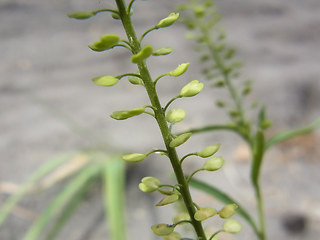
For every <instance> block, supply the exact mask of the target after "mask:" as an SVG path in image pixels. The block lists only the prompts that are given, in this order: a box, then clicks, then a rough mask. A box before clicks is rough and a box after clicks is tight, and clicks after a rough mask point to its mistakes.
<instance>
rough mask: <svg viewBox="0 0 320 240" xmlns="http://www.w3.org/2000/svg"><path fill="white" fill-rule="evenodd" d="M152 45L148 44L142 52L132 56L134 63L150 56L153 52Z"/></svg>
mask: <svg viewBox="0 0 320 240" xmlns="http://www.w3.org/2000/svg"><path fill="white" fill-rule="evenodd" d="M152 51H153V49H152V46H151V45H146V46H144V47H143V48H142V49H141V50H140V52H138V53H137V54H135V55H133V56H132V57H131V62H132V63H139V62H141V61H143V60H144V59H146V58H148V57H150V55H151V54H152Z"/></svg>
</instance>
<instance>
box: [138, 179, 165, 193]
mask: <svg viewBox="0 0 320 240" xmlns="http://www.w3.org/2000/svg"><path fill="white" fill-rule="evenodd" d="M160 184H161V182H160V180H159V179H158V178H155V177H144V178H142V180H141V183H140V184H139V189H140V190H141V191H142V192H145V193H150V192H154V191H156V190H157V189H158V188H159V186H160Z"/></svg>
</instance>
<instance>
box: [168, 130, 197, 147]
mask: <svg viewBox="0 0 320 240" xmlns="http://www.w3.org/2000/svg"><path fill="white" fill-rule="evenodd" d="M191 135H192V133H183V134H181V135H179V136H178V137H176V138H174V139H173V140H172V141H171V142H170V144H169V146H170V147H178V146H180V145H182V144H184V143H185V142H186V141H188V139H189V138H190V137H191Z"/></svg>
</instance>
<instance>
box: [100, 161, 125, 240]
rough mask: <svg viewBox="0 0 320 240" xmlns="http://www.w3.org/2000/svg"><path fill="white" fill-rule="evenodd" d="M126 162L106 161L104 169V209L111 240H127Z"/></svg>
mask: <svg viewBox="0 0 320 240" xmlns="http://www.w3.org/2000/svg"><path fill="white" fill-rule="evenodd" d="M124 173H125V162H124V161H122V159H121V158H113V159H106V162H105V165H104V169H103V181H104V187H103V198H104V209H105V213H106V216H107V217H108V223H109V224H110V229H111V239H113V240H125V239H126V235H125V227H124V226H125V220H124V219H125V218H124V205H125V202H124V198H125V196H124V191H125V175H124Z"/></svg>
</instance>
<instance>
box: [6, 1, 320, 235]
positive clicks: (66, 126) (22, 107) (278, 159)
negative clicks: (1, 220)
mask: <svg viewBox="0 0 320 240" xmlns="http://www.w3.org/2000/svg"><path fill="white" fill-rule="evenodd" d="M182 2H183V1H181V0H179V1H178V0H176V1H173V0H162V1H157V0H148V1H142V0H136V3H135V11H134V15H133V21H134V24H135V26H136V30H137V32H138V33H140V34H141V33H143V32H144V31H145V30H146V29H148V28H149V27H152V26H154V25H155V24H157V23H158V21H159V20H160V19H162V18H164V17H166V16H167V15H168V13H170V12H172V11H174V8H175V6H176V5H177V4H178V3H182ZM216 5H217V8H218V10H219V12H220V13H221V15H222V20H221V25H222V26H224V28H225V30H226V32H227V42H228V43H229V44H230V45H233V46H235V47H236V49H237V50H238V51H237V58H239V59H240V60H242V61H243V62H244V63H245V65H244V67H243V70H242V73H243V75H244V76H245V77H248V78H251V79H253V81H254V90H253V93H252V94H251V96H250V98H252V99H257V100H258V101H259V102H262V103H264V104H266V105H267V109H268V113H269V117H270V118H271V119H272V121H273V126H272V127H271V129H270V131H269V132H270V135H272V134H274V133H277V132H280V131H283V130H288V129H290V128H297V127H302V126H303V125H305V124H308V123H310V122H312V121H313V120H315V119H316V118H318V117H319V115H320V108H319V106H320V81H319V78H320V77H319V76H320V68H319V62H320V51H319V45H320V15H319V11H320V2H319V1H318V0H305V1H298V0H290V1H289V0H282V1H277V0H269V1H254V0H242V1H236V0H225V1H218V2H217V3H216ZM113 6H114V2H113V1H111V0H93V1H86V0H68V1H67V0H55V1H40V0H28V1H22V0H0V53H1V57H0V112H1V113H0V114H1V115H0V207H1V204H2V203H3V202H4V201H5V200H6V199H7V198H8V196H9V195H10V194H11V193H13V192H15V190H16V186H17V185H19V184H21V183H23V182H24V181H25V180H26V179H27V177H28V176H29V175H30V174H31V173H33V172H34V171H35V170H36V169H37V168H38V167H39V166H40V165H42V164H44V163H45V162H47V161H48V160H49V159H51V158H52V157H54V156H56V155H57V154H60V153H65V152H69V151H81V150H88V149H104V150H105V151H106V152H108V153H109V152H110V153H112V154H114V153H122V152H148V151H149V150H150V149H152V148H154V147H160V148H161V147H162V141H161V138H160V134H159V131H158V130H157V128H156V125H155V122H154V121H153V119H152V118H150V117H148V116H139V117H136V118H133V119H129V120H127V121H115V120H113V119H111V118H110V117H108V115H110V114H111V113H112V112H113V111H116V110H122V109H131V108H134V107H138V106H141V105H145V104H148V99H147V96H146V94H145V92H144V90H143V88H141V87H138V86H133V85H131V84H130V83H128V81H126V80H124V81H120V82H119V83H118V84H117V85H116V86H114V87H112V88H103V87H98V86H96V85H94V84H93V83H92V82H91V80H90V79H91V78H92V77H95V76H99V75H103V74H110V75H118V74H122V73H124V71H125V72H130V71H131V72H132V71H136V69H135V65H134V64H132V63H130V60H129V58H128V53H127V51H126V50H125V49H120V48H119V49H114V50H111V51H108V52H104V53H95V52H93V51H91V50H90V49H89V48H88V47H87V45H89V44H91V43H93V42H95V41H96V40H97V39H98V38H99V37H100V36H101V35H102V34H106V33H116V34H119V35H120V36H122V37H124V36H125V35H124V32H123V30H122V28H121V25H120V23H119V22H117V21H115V20H113V19H112V20H111V18H110V17H109V16H108V14H99V15H97V16H96V17H94V18H91V19H89V20H86V21H77V20H74V19H69V18H68V17H66V14H67V13H69V12H73V11H80V10H87V11H89V10H93V9H99V8H109V7H110V8H111V7H113ZM185 33H186V30H185V28H184V26H183V24H181V23H177V24H175V25H174V26H173V27H171V28H167V29H162V30H159V31H154V32H152V33H151V34H150V35H148V37H147V38H146V43H152V44H153V46H154V47H155V48H159V47H164V46H172V47H173V48H174V52H173V53H172V54H171V55H170V56H163V57H158V58H152V59H151V60H150V69H151V73H152V75H153V76H154V77H156V76H158V75H159V74H161V73H164V72H168V71H171V70H173V69H174V68H175V67H176V66H177V65H179V64H181V63H183V62H190V63H191V65H190V67H189V70H188V72H187V74H185V75H183V76H182V77H180V78H175V79H172V78H167V79H163V80H161V81H160V82H159V85H158V90H159V95H160V96H161V99H162V101H163V102H165V101H168V100H169V99H171V98H172V97H173V96H175V95H176V93H177V92H178V91H179V90H180V88H181V87H182V86H184V85H185V84H186V83H187V82H188V81H190V80H193V79H198V80H200V81H203V82H204V81H205V80H203V77H202V76H201V73H200V70H199V69H200V68H199V66H200V64H199V62H198V54H197V53H196V52H195V51H194V50H193V46H194V44H193V42H192V41H190V40H186V39H185ZM205 84H206V86H207V88H205V90H204V91H203V92H202V93H201V94H200V95H199V96H197V97H195V98H192V100H191V99H186V100H181V101H177V102H176V103H175V107H183V108H184V109H185V110H186V112H187V118H186V120H185V121H184V122H183V123H181V124H179V126H177V128H176V130H178V131H183V130H186V129H189V128H191V127H200V126H203V125H205V124H209V123H213V122H217V123H220V122H223V120H224V119H226V116H225V115H224V112H223V111H221V110H219V109H218V108H217V107H216V106H215V104H214V102H215V101H216V100H217V99H219V98H223V95H222V94H221V93H219V92H218V91H216V90H212V89H211V88H210V87H209V84H207V83H205ZM146 130H147V131H146ZM215 143H222V148H221V151H220V153H221V154H222V155H223V156H224V157H225V159H226V161H227V162H226V165H225V167H224V169H223V170H222V171H219V172H218V173H214V174H212V173H203V174H199V176H200V178H202V179H204V180H206V181H209V182H217V185H218V186H222V187H223V189H224V190H225V191H226V192H228V193H230V194H231V195H232V196H233V197H234V198H236V199H238V200H239V202H241V203H242V204H243V205H244V206H245V207H247V208H248V209H250V210H251V212H252V213H253V214H254V212H255V202H254V198H253V193H252V188H251V186H250V182H249V178H248V173H249V166H250V163H249V160H248V154H247V148H246V145H244V144H243V143H242V141H241V139H240V138H238V137H237V136H234V135H233V134H231V133H221V132H219V133H215V134H212V133H206V134H203V135H197V136H195V137H194V138H193V139H192V141H191V142H190V143H189V142H188V145H186V146H185V147H183V148H181V152H187V151H190V149H194V150H197V149H201V148H203V147H204V146H207V145H210V144H215ZM319 146H320V131H319V130H317V131H315V132H313V133H310V134H307V135H304V136H302V137H298V138H295V139H292V140H290V141H286V142H283V143H281V144H280V145H278V146H277V147H276V148H273V149H272V150H271V151H270V152H269V153H268V154H267V156H266V161H265V162H264V166H263V170H262V186H263V187H262V189H263V194H264V196H265V209H266V215H267V227H268V237H269V239H281V240H286V239H291V240H292V239H308V240H320V237H319V236H320V230H319V227H318V226H319V224H320V191H319V182H320V176H319V171H320V161H319V156H320V150H319ZM197 166H198V165H197V163H195V162H194V161H193V162H192V161H190V162H188V163H187V164H186V170H187V171H191V169H195V168H196V167H197ZM170 174H171V170H170V166H169V163H168V161H167V160H166V159H165V158H163V157H160V156H159V157H157V156H155V157H152V158H149V159H148V161H144V162H143V163H141V164H137V165H134V166H131V165H130V166H129V167H128V170H127V181H126V188H127V193H126V194H127V196H126V201H127V206H126V209H127V226H128V239H141V240H150V239H157V238H154V236H153V234H152V232H151V230H150V225H151V224H155V223H160V222H169V221H170V219H171V216H172V215H173V213H172V211H174V210H172V209H171V208H170V207H162V208H161V209H160V210H159V209H154V207H153V205H154V204H155V203H157V202H158V200H159V196H158V195H157V194H153V195H147V194H144V193H141V192H140V191H138V190H137V189H138V188H137V185H138V183H139V182H140V179H141V178H142V177H144V176H149V175H152V176H156V177H158V178H160V179H166V178H168V177H170ZM62 184H63V183H62ZM58 189H59V186H56V187H54V188H53V189H51V190H50V191H46V192H45V193H43V192H40V193H35V194H31V195H28V196H27V197H26V198H24V199H23V200H22V201H21V203H19V205H18V206H17V207H16V208H15V209H14V211H13V212H12V214H11V216H10V217H9V218H8V219H7V221H6V222H5V224H4V225H3V226H2V228H0V239H1V240H18V239H21V237H22V236H23V234H24V233H25V231H26V230H27V229H28V226H30V224H31V223H32V221H34V219H36V217H37V216H38V214H39V213H40V212H41V210H42V209H43V208H44V207H45V206H46V205H47V204H48V202H49V201H50V199H51V198H52V196H54V195H55V193H56V192H57V191H58ZM99 191H100V190H99V187H98V186H97V187H94V188H92V189H91V190H90V192H89V194H87V196H86V197H85V201H84V202H83V203H82V204H81V207H80V208H79V210H78V211H77V212H76V214H75V215H74V216H73V217H72V218H71V220H70V222H69V223H68V224H67V225H66V227H65V228H64V229H63V231H62V232H61V234H60V235H59V237H58V238H57V239H61V240H62V239H70V240H85V239H90V240H102V239H110V238H108V236H107V232H108V229H107V227H106V226H105V223H104V221H103V214H102V213H103V210H102V209H103V206H102V199H101V194H100V192H99ZM195 195H196V201H197V202H199V203H200V204H201V205H207V206H220V205H221V203H219V202H217V201H216V200H214V199H213V198H211V197H208V196H205V195H204V194H202V193H200V192H196V191H195ZM301 219H302V220H301ZM292 222H293V223H292ZM301 222H302V223H301ZM304 223H306V224H305V225H304ZM214 224H215V223H214V222H213V225H214ZM292 224H298V227H292ZM244 225H245V224H244ZM300 225H303V226H304V227H301V228H299V226H300ZM297 229H298V230H297ZM299 229H300V230H299ZM223 239H250V240H251V239H252V240H253V239H256V238H255V236H254V234H253V232H252V231H251V230H250V228H249V227H247V226H246V225H245V229H244V231H243V232H242V233H240V234H238V235H236V236H231V235H225V236H224V237H223Z"/></svg>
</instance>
